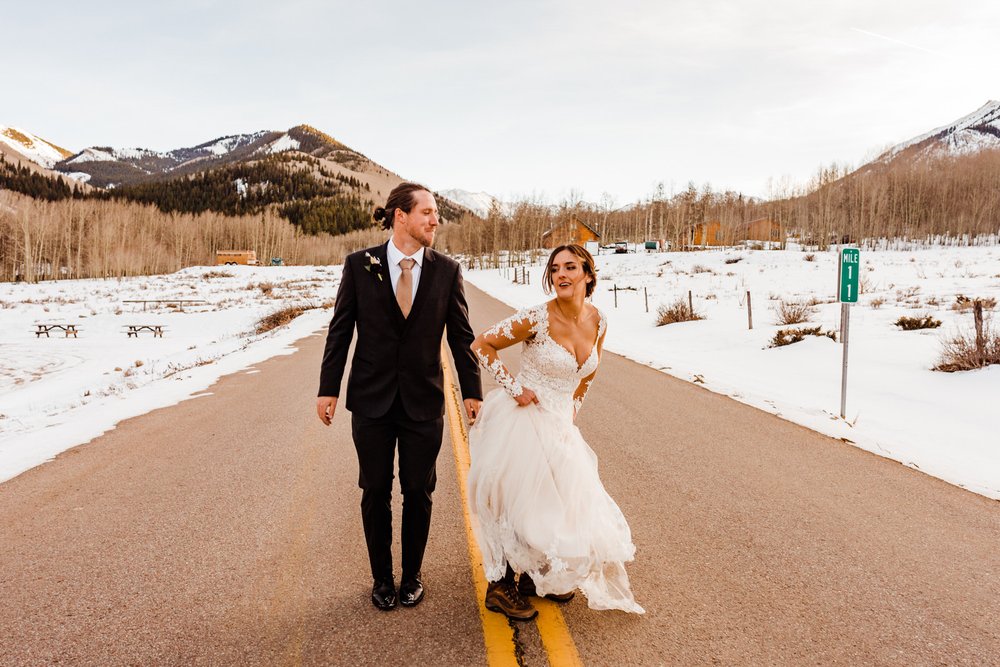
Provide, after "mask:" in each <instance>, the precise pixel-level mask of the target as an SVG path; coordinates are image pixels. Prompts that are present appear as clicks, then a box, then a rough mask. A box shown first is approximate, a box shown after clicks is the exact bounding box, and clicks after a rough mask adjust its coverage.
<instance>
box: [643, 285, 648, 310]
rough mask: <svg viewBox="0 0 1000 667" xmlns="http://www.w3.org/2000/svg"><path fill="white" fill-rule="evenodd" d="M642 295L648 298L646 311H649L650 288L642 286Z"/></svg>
mask: <svg viewBox="0 0 1000 667" xmlns="http://www.w3.org/2000/svg"><path fill="white" fill-rule="evenodd" d="M642 295H643V297H644V298H645V299H646V312H647V313H648V312H649V290H648V289H646V288H645V287H643V288H642Z"/></svg>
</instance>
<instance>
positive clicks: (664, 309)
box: [656, 299, 705, 327]
mask: <svg viewBox="0 0 1000 667" xmlns="http://www.w3.org/2000/svg"><path fill="white" fill-rule="evenodd" d="M703 319H705V316H704V315H701V314H700V313H698V312H696V311H695V310H693V309H691V308H688V304H687V301H685V300H684V299H678V300H677V301H675V302H674V303H673V304H672V305H669V306H668V305H667V304H665V303H664V304H660V307H659V308H657V309H656V326H658V327H662V326H663V325H665V324H674V323H676V322H693V321H694V320H703Z"/></svg>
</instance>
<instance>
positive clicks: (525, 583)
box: [517, 572, 576, 603]
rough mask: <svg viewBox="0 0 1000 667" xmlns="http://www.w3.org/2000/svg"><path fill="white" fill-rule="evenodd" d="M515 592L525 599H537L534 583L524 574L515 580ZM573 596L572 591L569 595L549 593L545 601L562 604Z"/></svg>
mask: <svg viewBox="0 0 1000 667" xmlns="http://www.w3.org/2000/svg"><path fill="white" fill-rule="evenodd" d="M517 592H518V593H520V594H521V595H522V596H524V597H526V598H530V597H532V596H535V597H538V592H537V591H535V582H534V581H532V579H531V577H530V576H528V575H527V574H526V573H524V572H522V573H521V575H520V576H519V577H518V579H517ZM575 595H576V593H575V592H574V591H570V592H569V593H549V594H548V595H546V596H545V599H546V600H552V601H553V602H559V603H563V602H569V601H570V600H572V599H573V597H574V596H575Z"/></svg>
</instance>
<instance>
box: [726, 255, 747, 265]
mask: <svg viewBox="0 0 1000 667" xmlns="http://www.w3.org/2000/svg"><path fill="white" fill-rule="evenodd" d="M742 260H743V258H742V257H730V258H729V259H727V260H726V264H735V263H736V262H740V261H742Z"/></svg>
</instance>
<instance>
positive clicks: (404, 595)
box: [399, 575, 424, 607]
mask: <svg viewBox="0 0 1000 667" xmlns="http://www.w3.org/2000/svg"><path fill="white" fill-rule="evenodd" d="M423 599H424V584H423V583H422V582H421V581H420V575H417V576H416V577H407V578H406V579H403V581H402V582H401V583H400V584H399V604H401V605H403V606H404V607H416V606H417V605H418V604H420V601H421V600H423Z"/></svg>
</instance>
